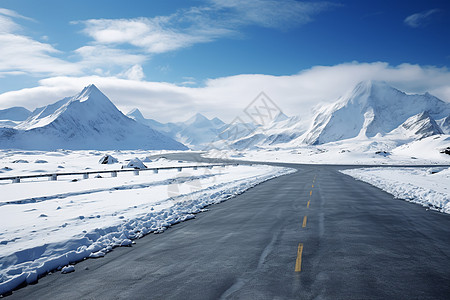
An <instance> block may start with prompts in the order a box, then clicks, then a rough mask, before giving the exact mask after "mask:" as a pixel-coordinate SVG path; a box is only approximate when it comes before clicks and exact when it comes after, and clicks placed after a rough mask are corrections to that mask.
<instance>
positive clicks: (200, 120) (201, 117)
mask: <svg viewBox="0 0 450 300" xmlns="http://www.w3.org/2000/svg"><path fill="white" fill-rule="evenodd" d="M203 122H209V119H208V118H207V117H205V116H204V115H202V114H201V113H196V114H195V115H194V116H192V117H191V118H190V119H189V120H187V121H186V124H199V123H203Z"/></svg>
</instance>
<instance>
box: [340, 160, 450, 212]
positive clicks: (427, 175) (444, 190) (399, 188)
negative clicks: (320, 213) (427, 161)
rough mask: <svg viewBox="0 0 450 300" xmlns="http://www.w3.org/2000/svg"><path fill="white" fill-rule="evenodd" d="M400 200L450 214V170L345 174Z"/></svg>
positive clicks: (384, 169) (377, 170)
mask: <svg viewBox="0 0 450 300" xmlns="http://www.w3.org/2000/svg"><path fill="white" fill-rule="evenodd" d="M341 172H342V173H344V174H347V175H350V176H352V177H354V178H356V179H358V180H361V181H365V182H368V183H370V184H372V185H374V186H376V187H378V188H380V189H382V190H384V191H386V192H388V193H390V194H392V195H394V196H395V197H396V198H400V199H405V200H407V201H410V202H414V203H418V204H421V205H423V206H425V207H427V208H431V209H435V210H438V211H440V212H444V213H448V214H450V184H449V183H450V168H448V167H433V168H411V167H409V168H406V167H404V168H403V167H402V168H389V167H378V168H362V169H350V170H342V171H341Z"/></svg>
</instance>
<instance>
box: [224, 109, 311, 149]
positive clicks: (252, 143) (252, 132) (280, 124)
mask: <svg viewBox="0 0 450 300" xmlns="http://www.w3.org/2000/svg"><path fill="white" fill-rule="evenodd" d="M237 126H240V127H241V128H239V129H236V128H234V127H237ZM234 127H232V126H230V127H228V128H227V129H226V131H225V132H226V133H227V135H226V136H228V137H229V138H228V144H229V145H231V147H233V148H235V149H238V150H241V149H244V148H255V147H256V148H257V147H264V146H273V145H279V144H284V143H288V142H290V141H292V140H294V139H296V138H298V137H299V136H301V135H302V134H303V133H304V132H305V124H304V122H303V120H301V119H300V118H298V117H296V116H294V117H288V116H286V115H285V114H284V113H282V112H279V113H278V114H277V115H276V116H275V118H274V119H273V120H272V121H271V122H270V123H269V124H267V125H264V126H256V125H253V124H235V125H234ZM238 130H240V132H242V133H243V132H245V130H247V134H246V135H244V136H242V135H241V136H239V135H238V136H236V135H235V137H236V139H235V140H231V138H232V137H233V135H232V134H230V133H228V131H231V132H236V131H237V132H239V131H238ZM222 135H223V134H222Z"/></svg>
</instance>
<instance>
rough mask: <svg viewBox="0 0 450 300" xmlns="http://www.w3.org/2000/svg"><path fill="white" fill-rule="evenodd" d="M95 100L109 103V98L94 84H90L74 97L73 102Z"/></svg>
mask: <svg viewBox="0 0 450 300" xmlns="http://www.w3.org/2000/svg"><path fill="white" fill-rule="evenodd" d="M91 99H92V100H95V101H105V100H106V101H108V102H110V100H109V99H108V97H106V96H105V94H103V93H102V92H101V91H100V90H99V89H98V88H97V87H96V86H95V85H94V84H90V85H88V86H86V87H85V88H84V89H83V90H82V91H81V92H80V93H79V94H78V95H76V96H75V97H74V99H73V100H78V101H80V102H84V101H87V100H91Z"/></svg>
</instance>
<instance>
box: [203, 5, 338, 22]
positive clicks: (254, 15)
mask: <svg viewBox="0 0 450 300" xmlns="http://www.w3.org/2000/svg"><path fill="white" fill-rule="evenodd" d="M211 2H212V3H214V4H215V5H216V6H217V7H220V8H228V9H231V10H233V11H234V14H235V16H236V21H239V20H240V22H242V23H244V24H255V25H259V26H263V27H269V28H286V27H292V26H297V25H301V24H305V23H308V22H311V21H312V20H313V16H315V15H316V14H318V13H320V12H322V11H324V10H326V9H329V8H330V7H333V6H338V5H337V4H331V3H329V2H320V1H316V2H302V1H295V0H282V1H280V0H247V1H242V0H211Z"/></svg>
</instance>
